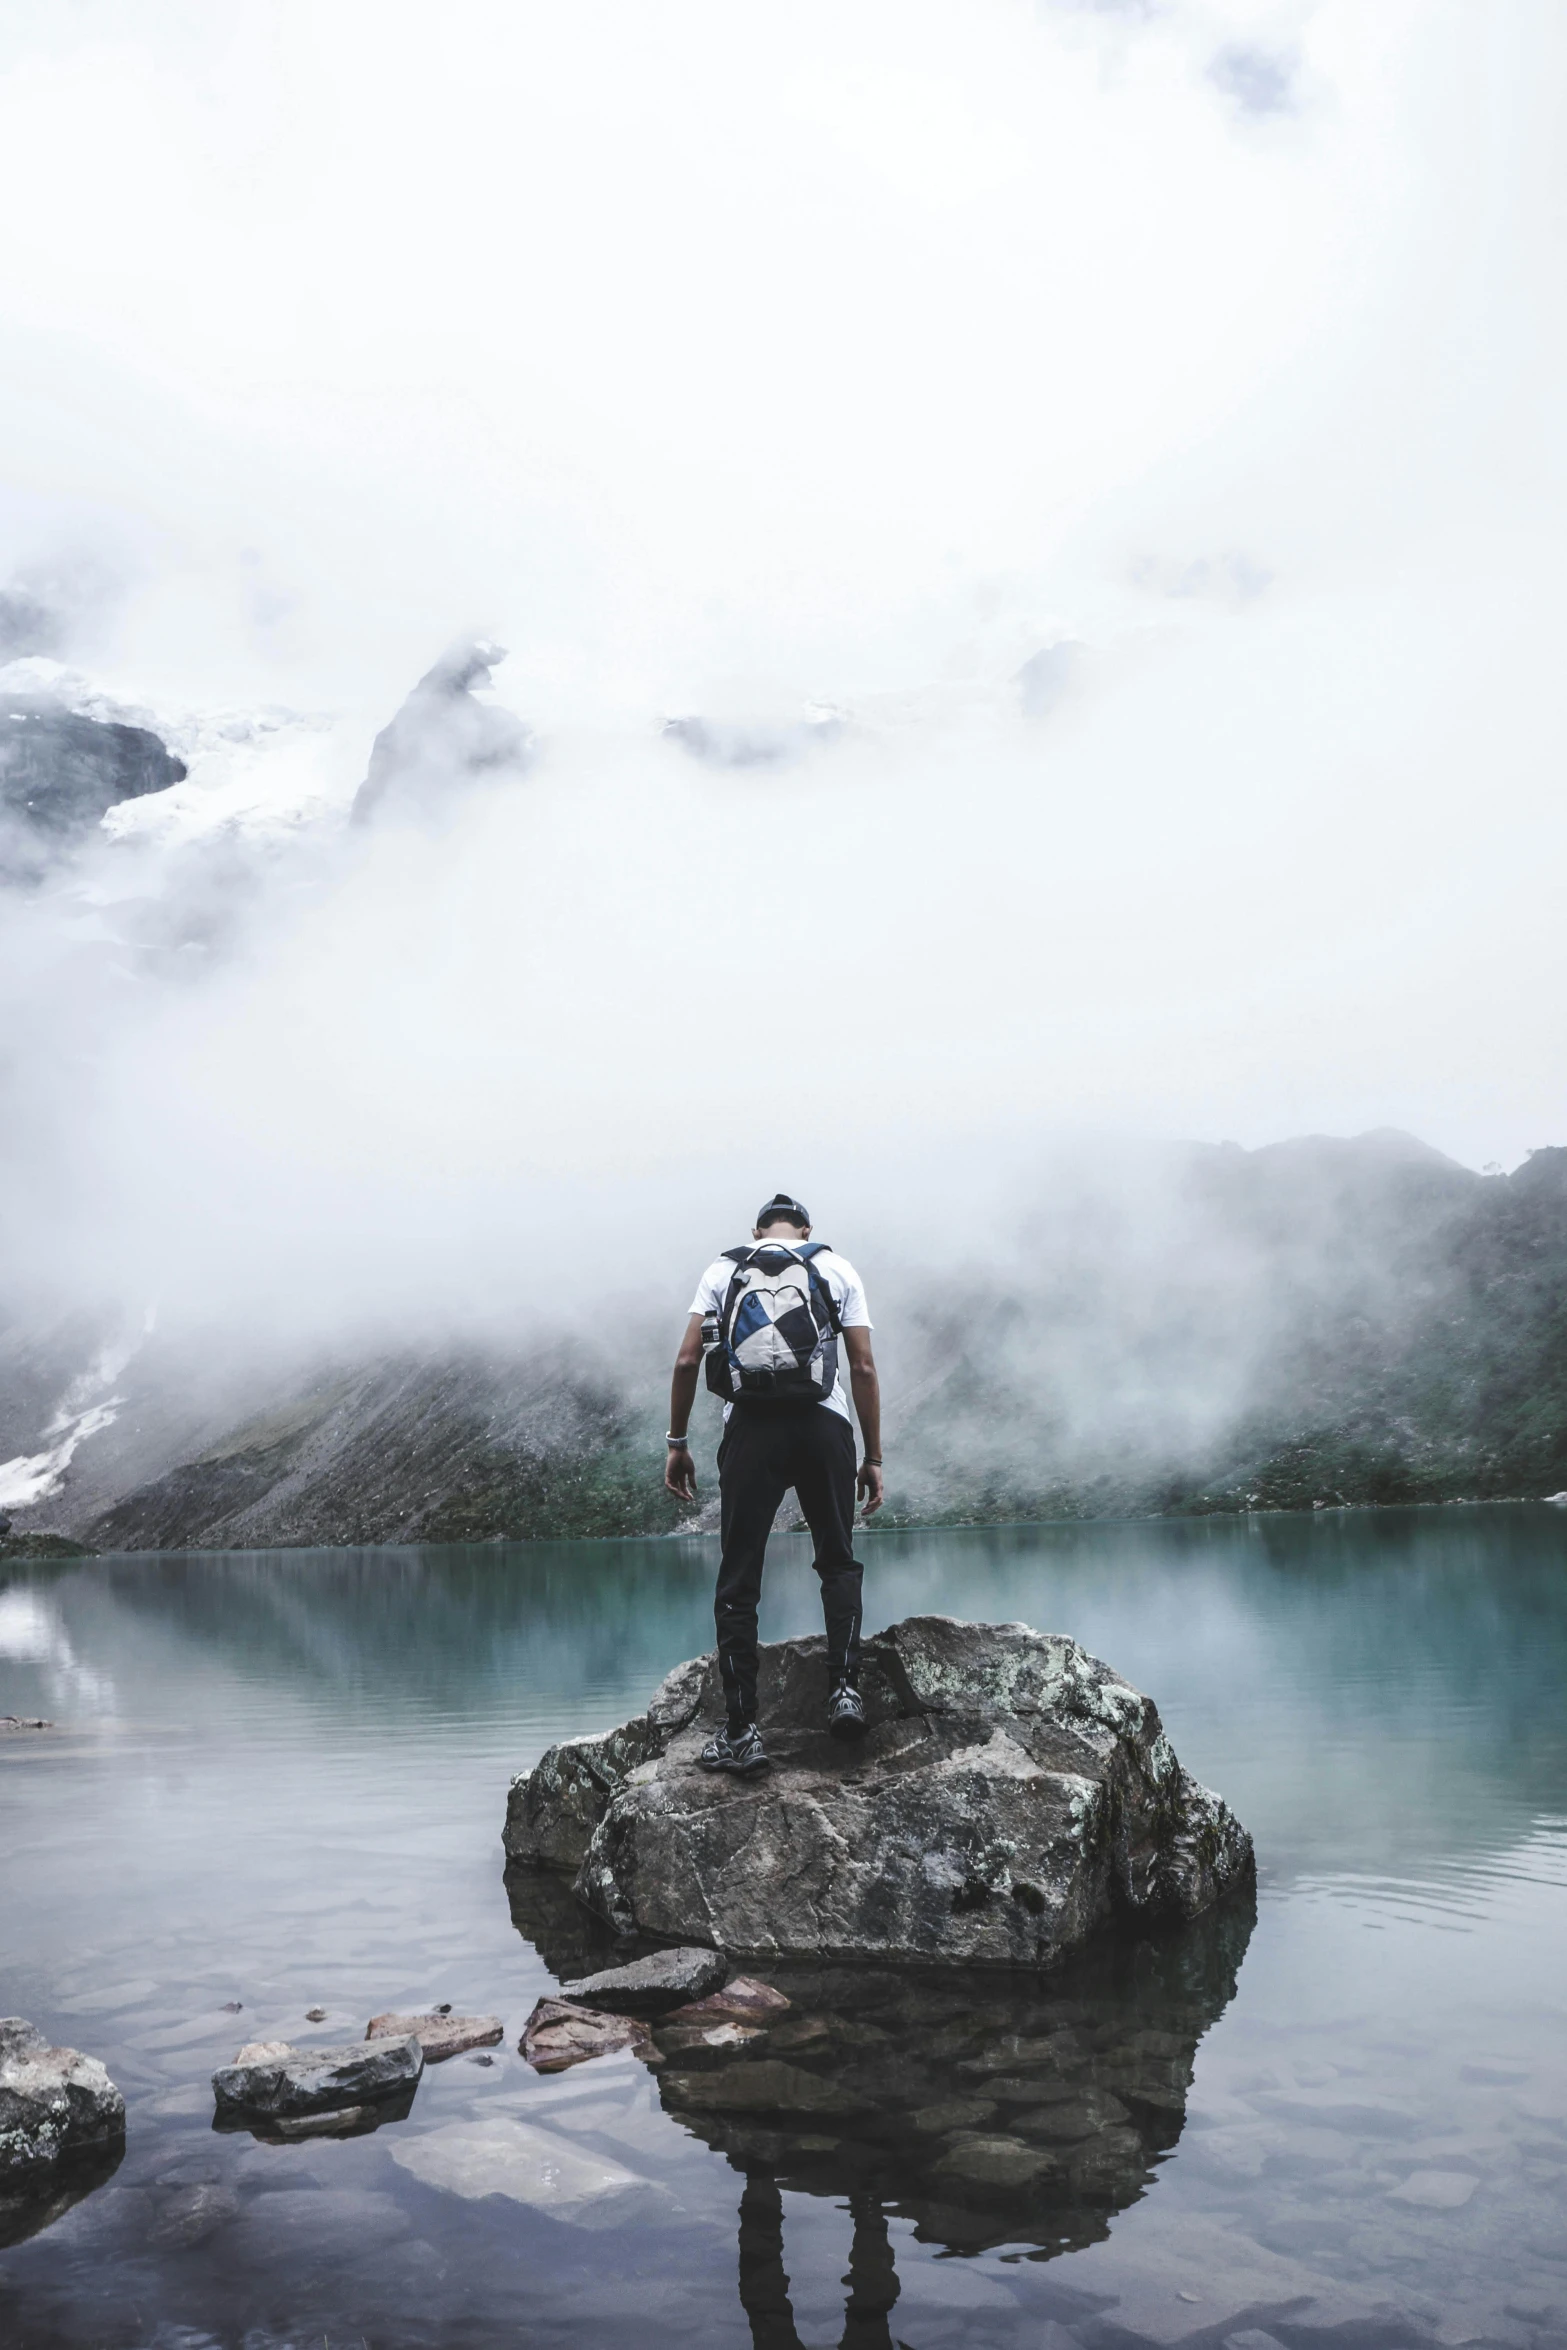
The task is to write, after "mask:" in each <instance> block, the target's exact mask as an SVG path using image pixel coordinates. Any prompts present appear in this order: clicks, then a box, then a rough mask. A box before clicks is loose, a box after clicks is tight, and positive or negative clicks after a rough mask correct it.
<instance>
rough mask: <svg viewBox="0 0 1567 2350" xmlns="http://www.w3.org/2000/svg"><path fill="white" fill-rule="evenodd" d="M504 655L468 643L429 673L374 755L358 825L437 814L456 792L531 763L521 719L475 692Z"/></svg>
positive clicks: (358, 804)
mask: <svg viewBox="0 0 1567 2350" xmlns="http://www.w3.org/2000/svg"><path fill="white" fill-rule="evenodd" d="M505 658H506V655H505V653H504V651H503V650H502V648H501V647H500V646H499V645H491V644H484V643H477V642H463V643H460V644H456V645H453V646H452V647H451V649H450V650H449V651H448V652H446V653H443V654H442V656H441V658H440V660H439V661H437V662H436V664H435V667H434V668H433V669H430V670H427V671H426V672H425V674H424V676H423V677H421V678H420V680H419V683H418V684H417V685H416V686H415V687H414V690H413V692H412V693H411V694H410V695H409V696H408V699H407V701H406V702H404V704H403V706H402V708H401V709H400V710H399V711H398V713H397V715H396V717H395V718H394V719H393V720H392V722H391V724H390V725H389V726H383V728H382V729H381V732H380V733H379V734H378V735H377V736H376V738H375V743H374V746H373V748H372V749H371V753H370V767H369V772H368V773H367V774H366V776H365V779H364V782H363V783H362V784H361V785H360V787H359V790H358V793H357V795H356V797H355V800H354V809H353V821H354V823H355V824H366V823H369V822H371V821H372V820H373V819H374V818H376V817H379V816H383V815H390V814H421V813H429V812H431V811H433V810H436V809H439V808H440V806H441V805H442V803H443V802H444V801H446V800H448V799H449V798H450V796H451V794H452V792H453V791H454V789H456V788H457V787H459V786H461V785H462V784H464V783H472V782H474V781H476V780H479V779H482V778H483V777H485V776H487V775H495V774H500V773H504V772H505V771H506V770H508V769H510V770H511V771H512V772H514V773H516V774H520V773H521V772H522V771H523V769H524V768H525V767H526V766H527V764H528V759H529V753H530V749H531V737H530V735H529V733H528V730H527V728H526V727H525V726H524V725H522V723H521V722H520V720H518V719H516V718H513V717H512V716H511V714H510V713H509V712H508V711H505V710H497V709H495V708H494V707H492V705H491V704H489V703H487V702H481V701H479V700H478V699H477V697H476V695H475V691H474V689H475V687H478V688H479V689H480V690H481V691H482V690H483V689H484V688H486V687H487V686H488V685H489V683H490V672H491V670H492V669H493V668H494V666H495V665H496V663H497V662H499V661H504V660H505Z"/></svg>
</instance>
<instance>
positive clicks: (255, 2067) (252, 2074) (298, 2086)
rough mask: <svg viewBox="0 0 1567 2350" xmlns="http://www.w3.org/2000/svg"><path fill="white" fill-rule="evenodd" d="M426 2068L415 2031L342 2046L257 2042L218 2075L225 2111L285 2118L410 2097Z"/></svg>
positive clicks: (215, 2086) (215, 2085) (216, 2091)
mask: <svg viewBox="0 0 1567 2350" xmlns="http://www.w3.org/2000/svg"><path fill="white" fill-rule="evenodd" d="M423 2071H424V2050H423V2049H422V2048H421V2047H420V2045H419V2042H418V2039H417V2037H416V2036H415V2035H414V2034H413V2033H411V2032H410V2033H406V2034H404V2035H403V2036H402V2037H401V2038H399V2039H392V2040H361V2041H355V2042H350V2043H349V2045H348V2046H347V2047H346V2048H345V2047H339V2048H295V2047H292V2046H291V2045H290V2043H289V2042H288V2041H286V2040H254V2041H252V2042H250V2043H249V2045H248V2046H246V2047H244V2048H242V2049H241V2050H240V2052H239V2054H238V2055H237V2056H236V2057H235V2059H234V2062H233V2063H232V2064H226V2065H220V2066H219V2068H218V2070H217V2071H216V2072H215V2073H214V2074H213V2076H212V2093H213V2095H214V2096H215V2097H216V2099H217V2101H218V2112H219V2114H220V2116H221V2115H227V2114H236V2115H251V2114H266V2115H270V2116H285V2115H294V2114H302V2113H331V2112H334V2111H336V2110H337V2109H339V2108H342V2107H347V2106H351V2105H352V2106H362V2105H374V2104H375V2103H376V2102H377V2101H378V2100H379V2099H382V2098H391V2097H406V2096H409V2095H411V2093H412V2091H413V2090H414V2089H415V2088H416V2087H417V2086H418V2082H419V2076H420V2074H421V2073H422V2072H423Z"/></svg>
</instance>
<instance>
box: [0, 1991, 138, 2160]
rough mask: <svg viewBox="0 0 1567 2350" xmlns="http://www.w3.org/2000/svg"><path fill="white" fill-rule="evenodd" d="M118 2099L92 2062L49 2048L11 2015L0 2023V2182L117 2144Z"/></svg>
mask: <svg viewBox="0 0 1567 2350" xmlns="http://www.w3.org/2000/svg"><path fill="white" fill-rule="evenodd" d="M124 2136H125V2100H124V2098H123V2097H122V2096H121V2095H120V2092H119V2090H118V2089H117V2088H116V2087H115V2085H114V2083H113V2082H112V2081H111V2080H110V2078H109V2076H108V2074H107V2073H106V2072H105V2071H104V2069H103V2066H102V2065H101V2064H100V2063H99V2062H98V2059H97V2058H96V2057H95V2056H82V2055H80V2054H79V2053H78V2052H77V2050H76V2049H74V2048H51V2047H50V2045H49V2043H48V2041H47V2040H46V2039H45V2038H44V2036H43V2034H42V2032H39V2031H35V2030H34V2028H33V2026H32V2025H31V2024H29V2023H26V2022H24V2021H23V2019H22V2017H21V2016H19V2015H11V2016H5V2017H3V2018H0V2178H4V2177H10V2176H14V2175H20V2174H25V2173H31V2172H36V2171H46V2170H48V2169H50V2168H51V2167H52V2166H53V2165H55V2164H57V2163H60V2162H63V2161H65V2160H67V2159H68V2158H69V2157H72V2156H76V2155H84V2154H89V2153H94V2152H101V2151H103V2150H104V2149H106V2148H109V2147H113V2146H117V2145H118V2144H119V2143H120V2142H121V2140H122V2139H123V2138H124Z"/></svg>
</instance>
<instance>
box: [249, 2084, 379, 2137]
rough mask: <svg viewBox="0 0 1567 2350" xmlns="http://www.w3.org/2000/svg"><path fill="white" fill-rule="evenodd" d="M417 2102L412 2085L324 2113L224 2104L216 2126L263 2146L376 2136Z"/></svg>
mask: <svg viewBox="0 0 1567 2350" xmlns="http://www.w3.org/2000/svg"><path fill="white" fill-rule="evenodd" d="M417 2085H418V2084H417V2083H415V2087H417ZM413 2106H414V2090H413V2089H411V2088H410V2089H404V2090H402V2091H401V2092H399V2094H398V2095H396V2096H394V2097H377V2098H374V2099H372V2100H371V2101H370V2102H369V2103H367V2104H364V2105H334V2106H331V2107H329V2108H328V2109H327V2110H326V2111H325V2112H324V2113H296V2114H265V2113H241V2112H227V2113H226V2112H224V2111H222V2110H221V2108H220V2110H219V2111H218V2112H217V2113H216V2114H215V2115H214V2116H213V2121H212V2127H213V2129H214V2130H215V2131H216V2132H217V2133H218V2135H219V2136H220V2137H221V2136H229V2137H240V2136H248V2137H251V2138H254V2139H255V2140H256V2142H257V2144H258V2145H261V2146H297V2145H300V2144H301V2143H302V2142H303V2141H304V2140H305V2139H307V2138H369V2137H372V2136H373V2135H374V2134H375V2132H376V2131H377V2130H379V2129H382V2128H384V2126H385V2125H386V2123H387V2122H405V2121H406V2120H407V2119H408V2116H409V2115H410V2114H411V2113H412V2111H413Z"/></svg>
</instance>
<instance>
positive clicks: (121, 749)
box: [0, 694, 186, 880]
mask: <svg viewBox="0 0 1567 2350" xmlns="http://www.w3.org/2000/svg"><path fill="white" fill-rule="evenodd" d="M185 773H186V768H185V763H184V761H183V760H182V759H177V758H175V756H174V754H173V753H172V752H171V751H169V750H168V749H166V748H165V746H164V744H163V743H162V742H160V740H159V739H158V737H157V735H155V734H153V733H150V732H149V731H148V729H147V728H146V727H142V726H120V725H113V724H110V723H109V722H107V721H105V720H103V719H99V718H85V717H82V716H80V715H79V714H78V713H77V712H75V711H73V710H66V709H63V708H62V707H61V706H60V704H59V703H58V702H55V701H52V700H50V699H49V698H48V697H47V696H44V695H36V694H0V876H3V877H7V878H10V879H13V880H17V879H20V880H26V879H32V878H36V876H37V875H39V874H41V873H42V872H43V870H44V868H45V867H46V866H47V865H48V864H49V862H50V861H51V859H52V858H53V857H54V856H56V855H57V854H58V853H59V852H60V850H61V849H64V848H71V847H74V846H75V845H76V844H77V843H78V842H79V841H81V840H82V839H84V838H85V837H86V835H87V834H88V833H89V832H91V830H92V828H93V826H94V825H95V824H97V823H99V822H100V820H101V819H102V818H103V817H104V816H105V815H106V814H107V813H108V811H109V810H110V809H111V808H113V807H116V806H118V804H119V802H120V801H121V800H133V799H139V798H141V797H142V795H143V794H144V793H146V792H155V791H166V790H167V789H168V787H169V785H170V784H171V783H179V782H182V781H183V779H184V776H185Z"/></svg>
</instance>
